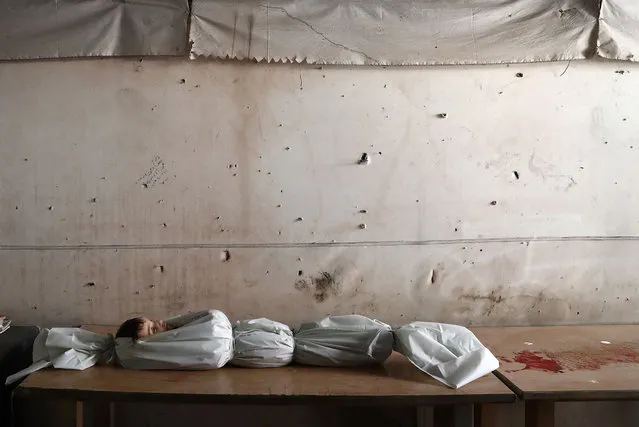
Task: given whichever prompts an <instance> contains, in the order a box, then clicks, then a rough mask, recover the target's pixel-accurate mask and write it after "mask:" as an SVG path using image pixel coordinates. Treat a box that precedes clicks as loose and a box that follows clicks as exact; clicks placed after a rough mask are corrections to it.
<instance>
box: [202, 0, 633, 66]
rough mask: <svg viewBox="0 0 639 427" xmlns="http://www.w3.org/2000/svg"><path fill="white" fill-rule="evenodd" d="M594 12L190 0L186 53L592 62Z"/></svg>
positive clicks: (426, 2) (504, 2) (527, 2)
mask: <svg viewBox="0 0 639 427" xmlns="http://www.w3.org/2000/svg"><path fill="white" fill-rule="evenodd" d="M618 1H619V0H618ZM628 1H630V0H628ZM598 14H599V4H598V0H563V1H559V2H558V1H556V0H516V1H515V0H510V1H508V0H501V1H494V0H474V1H469V0H420V1H414V0H399V1H390V0H382V1H378V0H376V1H373V0H369V1H338V0H325V1H320V2H318V1H316V0H274V1H272V0H193V3H192V18H191V27H190V39H191V41H192V44H193V45H192V49H191V54H192V56H194V57H200V56H201V57H215V58H236V59H253V60H257V61H261V60H266V61H291V62H303V61H306V62H309V63H318V64H385V65H430V64H484V63H504V62H532V61H552V60H574V59H583V58H587V57H589V56H591V55H593V54H594V52H595V48H594V46H593V40H594V39H593V35H594V36H595V37H596V24H597V17H598Z"/></svg>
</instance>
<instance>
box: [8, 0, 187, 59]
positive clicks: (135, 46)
mask: <svg viewBox="0 0 639 427" xmlns="http://www.w3.org/2000/svg"><path fill="white" fill-rule="evenodd" d="M188 10H189V8H188V0H0V59H4V60H7V59H36V58H68V57H86V56H126V55H184V54H185V53H186V34H187V22H188V17H189V16H188V15H189V11H188Z"/></svg>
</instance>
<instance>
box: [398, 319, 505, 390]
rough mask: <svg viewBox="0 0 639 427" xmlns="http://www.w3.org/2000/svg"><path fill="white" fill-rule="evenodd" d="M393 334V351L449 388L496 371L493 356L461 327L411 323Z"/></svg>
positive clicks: (496, 364) (495, 361) (495, 362)
mask: <svg viewBox="0 0 639 427" xmlns="http://www.w3.org/2000/svg"><path fill="white" fill-rule="evenodd" d="M394 333H395V350H396V351H398V352H400V353H401V354H403V355H404V356H406V357H407V358H408V360H410V361H411V363H412V364H413V365H415V366H416V367H417V368H419V369H420V370H421V371H423V372H425V373H427V374H428V375H430V376H431V377H433V378H435V379H436V380H438V381H440V382H442V383H444V384H446V385H447V386H449V387H452V388H459V387H462V386H464V385H465V384H468V383H469V382H471V381H474V380H476V379H477V378H480V377H482V376H484V375H486V374H488V373H490V372H492V371H494V370H495V369H497V368H498V367H499V362H498V361H497V359H496V358H495V356H493V354H492V353H491V352H490V351H489V350H488V349H487V348H486V347H484V346H483V345H482V343H481V342H479V340H478V339H477V337H475V335H474V334H473V333H472V332H471V331H469V330H468V329H466V328H464V327H463V326H457V325H447V324H444V323H431V322H413V323H409V324H407V325H404V326H402V327H401V328H399V329H397V330H395V331H394Z"/></svg>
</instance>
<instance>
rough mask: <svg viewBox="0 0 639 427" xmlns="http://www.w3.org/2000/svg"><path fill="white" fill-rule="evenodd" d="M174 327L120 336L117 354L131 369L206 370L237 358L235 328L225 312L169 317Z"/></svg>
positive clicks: (168, 322) (117, 340)
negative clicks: (135, 338) (234, 352)
mask: <svg viewBox="0 0 639 427" xmlns="http://www.w3.org/2000/svg"><path fill="white" fill-rule="evenodd" d="M166 323H167V324H168V325H169V326H171V327H172V328H177V329H173V330H169V331H166V332H161V333H159V334H154V335H151V336H148V337H143V338H140V339H139V340H137V341H134V340H132V339H131V338H117V339H116V340H115V341H116V345H115V353H116V356H117V361H118V363H119V364H120V366H122V367H124V368H128V369H183V370H205V369H217V368H221V367H222V366H224V365H225V364H226V362H228V361H229V360H231V358H232V357H233V328H232V327H231V322H229V319H228V318H227V317H226V315H225V314H224V313H222V312H221V311H218V310H207V311H200V312H196V313H189V314H185V315H182V316H178V317H174V318H171V319H167V320H166Z"/></svg>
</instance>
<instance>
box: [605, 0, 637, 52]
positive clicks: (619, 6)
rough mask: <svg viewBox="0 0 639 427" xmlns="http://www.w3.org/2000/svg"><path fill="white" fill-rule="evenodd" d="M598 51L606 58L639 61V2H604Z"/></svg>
mask: <svg viewBox="0 0 639 427" xmlns="http://www.w3.org/2000/svg"><path fill="white" fill-rule="evenodd" d="M597 50H598V53H599V55H600V56H603V57H604V58H608V59H622V60H630V61H639V2H638V1H637V0H602V3H601V15H600V19H599V39H598V41H597Z"/></svg>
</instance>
